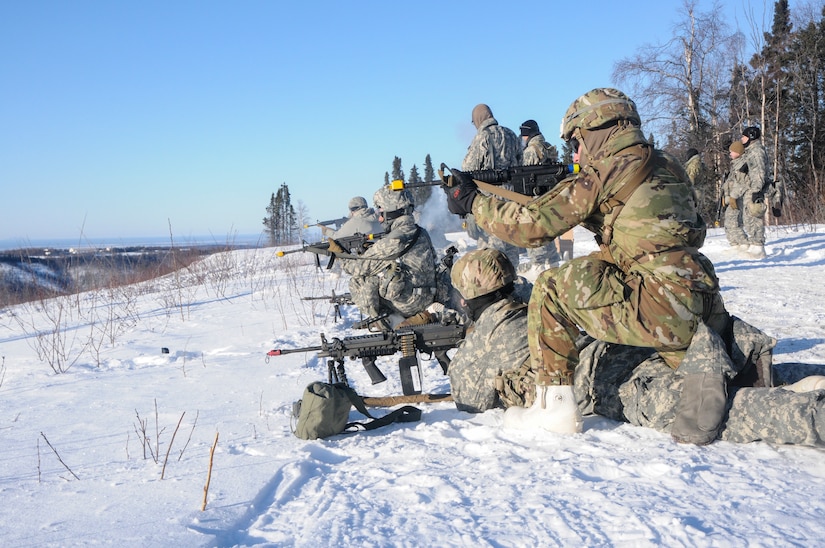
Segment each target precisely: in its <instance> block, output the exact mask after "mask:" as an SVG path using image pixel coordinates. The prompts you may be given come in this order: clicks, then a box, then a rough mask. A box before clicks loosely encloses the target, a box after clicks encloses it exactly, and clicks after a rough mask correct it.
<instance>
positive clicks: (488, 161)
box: [461, 118, 522, 171]
mask: <svg viewBox="0 0 825 548" xmlns="http://www.w3.org/2000/svg"><path fill="white" fill-rule="evenodd" d="M521 158H522V155H521V142H520V140H519V138H518V136H516V134H515V133H514V132H513V130H511V129H508V128H506V127H503V126H500V125H498V122H497V121H496V119H495V118H488V119H486V120H485V121H484V122H482V123H481V127H479V128H478V133H476V135H475V137H473V140H472V142H471V143H470V146H469V147H468V148H467V155H466V156H465V157H464V161H463V162H462V163H461V170H462V171H472V170H476V169H506V168H508V167H511V166H520V165H521Z"/></svg>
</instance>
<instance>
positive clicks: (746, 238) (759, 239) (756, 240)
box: [725, 198, 765, 245]
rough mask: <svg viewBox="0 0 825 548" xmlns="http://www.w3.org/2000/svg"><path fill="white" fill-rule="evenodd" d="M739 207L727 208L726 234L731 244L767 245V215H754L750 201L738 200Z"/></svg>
mask: <svg viewBox="0 0 825 548" xmlns="http://www.w3.org/2000/svg"><path fill="white" fill-rule="evenodd" d="M736 203H737V208H736V209H734V208H732V207H727V208H725V236H726V237H727V239H728V243H729V244H730V245H742V244H751V245H765V217H764V216H763V215H759V216H756V217H755V216H753V215H752V214H751V213H750V212H749V211H748V202H747V201H746V200H744V199H742V198H739V199H738V200H736Z"/></svg>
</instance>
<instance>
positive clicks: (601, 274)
mask: <svg viewBox="0 0 825 548" xmlns="http://www.w3.org/2000/svg"><path fill="white" fill-rule="evenodd" d="M703 316H704V317H705V321H706V323H707V324H708V326H709V327H710V328H711V329H713V330H715V331H717V332H720V333H721V332H722V330H723V329H724V328H725V326H726V325H727V322H728V321H729V316H728V314H727V312H726V311H725V307H724V304H723V302H722V297H721V295H719V293H718V292H716V293H708V294H703V293H698V292H690V291H688V290H686V289H685V288H683V287H681V286H675V285H673V284H668V283H665V282H662V281H660V280H658V279H656V278H653V277H652V276H642V275H640V274H634V273H630V274H626V273H624V272H622V271H621V270H620V269H619V268H618V267H616V265H614V264H612V263H609V262H607V261H604V260H602V259H601V256H600V255H599V254H598V253H596V254H593V255H589V256H587V257H580V258H577V259H574V260H572V261H569V262H567V263H565V264H564V265H562V266H561V267H560V268H555V269H550V270H546V271H545V272H543V273H542V274H540V275H539V277H538V279H537V280H536V282H535V284H534V285H533V291H532V293H531V295H530V302H529V306H528V312H527V342H528V344H529V347H530V359H531V361H532V364H531V366H532V368H533V369H534V370H541V368H542V367H543V368H545V369H546V370H547V372H548V373H550V374H551V375H561V376H562V377H566V376H569V375H572V372H573V371H574V369H575V366H576V364H577V363H578V350H577V348H576V339H578V337H579V334H580V329H581V330H582V331H584V332H585V333H587V334H588V335H590V336H591V337H593V338H595V339H598V340H601V341H606V342H611V343H618V344H624V345H629V346H636V347H645V348H652V349H655V350H657V351H658V352H659V353H660V355H662V357H663V358H664V359H665V360H666V361H667V362H668V364H669V365H671V367H674V368H675V367H678V365H679V363H680V362H681V359H682V357H683V356H684V350H685V349H686V348H687V346H688V344H689V343H690V340H691V338H692V337H693V334H694V333H695V331H696V328H697V326H698V324H699V321H701V319H702V317H703Z"/></svg>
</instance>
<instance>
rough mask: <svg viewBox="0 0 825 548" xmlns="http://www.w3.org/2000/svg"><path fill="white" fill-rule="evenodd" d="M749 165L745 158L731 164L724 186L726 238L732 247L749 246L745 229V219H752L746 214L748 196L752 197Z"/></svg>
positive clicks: (735, 159) (740, 157)
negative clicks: (746, 197) (746, 198)
mask: <svg viewBox="0 0 825 548" xmlns="http://www.w3.org/2000/svg"><path fill="white" fill-rule="evenodd" d="M749 189H750V180H749V178H748V164H747V162H746V161H745V156H744V155H741V156H739V157H738V158H734V159H733V160H731V163H730V172H729V173H728V176H727V177H726V178H725V182H724V184H723V185H722V192H723V194H724V196H725V197H726V200H725V203H726V207H725V237H727V239H728V243H729V244H730V245H732V246H737V245H746V244H748V243H749V242H748V236H747V234H745V231H744V229H743V218H744V217H750V215H748V214H746V213H744V211H745V204H746V203H747V202H746V200H745V196H746V195H748V196H749V195H750V193H749Z"/></svg>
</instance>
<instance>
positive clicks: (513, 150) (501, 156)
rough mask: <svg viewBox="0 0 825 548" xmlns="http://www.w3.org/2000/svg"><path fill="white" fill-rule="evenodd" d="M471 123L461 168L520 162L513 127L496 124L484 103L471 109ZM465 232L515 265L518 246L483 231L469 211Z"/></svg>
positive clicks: (472, 168)
mask: <svg viewBox="0 0 825 548" xmlns="http://www.w3.org/2000/svg"><path fill="white" fill-rule="evenodd" d="M472 121H473V126H474V127H475V128H476V130H477V133H476V135H475V137H473V140H472V142H471V143H470V146H469V147H468V148H467V154H466V156H464V161H463V162H462V163H461V169H462V170H463V171H475V170H479V169H507V168H509V167H516V166H520V165H521V160H522V155H521V143H520V142H519V138H518V137H517V136H516V134H515V133H514V132H513V130H511V129H509V128H506V127H504V126H500V125H499V124H498V120H496V119H495V118H494V117H493V111H492V110H490V107H488V106H487V105H485V104H483V103H482V104H478V105H476V106H475V107H474V108H473V114H472ZM465 223H466V226H467V234H468V235H469V236H470V237H471V238H475V239H476V241H477V242H478V247H479V248H485V247H492V248H493V249H498V250H501V251H503V252H504V254H505V255H507V258H508V259H510V262H512V263H513V264H514V265H518V262H519V259H518V256H519V248H517V247H516V246H514V245H512V244H510V243H508V242H505V241H504V240H502V239H501V238H499V237H497V236H496V235H494V234H491V233H489V232H485V231H484V230H482V229H481V228H480V227H479V226H478V225H477V224H476V222H475V219H474V218H473V216H472V214H468V215H467V216H466V217H465Z"/></svg>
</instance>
